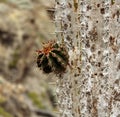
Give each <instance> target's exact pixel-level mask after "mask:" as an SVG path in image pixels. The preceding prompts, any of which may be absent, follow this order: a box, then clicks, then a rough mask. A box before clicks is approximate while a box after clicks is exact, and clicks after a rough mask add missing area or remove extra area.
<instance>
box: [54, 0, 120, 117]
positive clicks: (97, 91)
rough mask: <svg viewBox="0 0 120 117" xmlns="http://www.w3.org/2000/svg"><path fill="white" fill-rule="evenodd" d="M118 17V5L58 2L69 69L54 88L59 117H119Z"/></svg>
mask: <svg viewBox="0 0 120 117" xmlns="http://www.w3.org/2000/svg"><path fill="white" fill-rule="evenodd" d="M119 15H120V1H119V0H56V12H55V24H56V25H55V26H56V31H55V32H56V37H57V40H58V42H59V43H65V45H66V47H67V48H68V52H69V56H70V59H69V64H70V66H71V68H69V67H68V70H67V72H66V73H65V74H64V75H63V76H62V77H60V78H59V79H58V82H57V85H58V89H57V94H58V99H59V101H58V102H59V108H60V117H119V116H120V111H119V110H120V30H119V28H120V16H119Z"/></svg>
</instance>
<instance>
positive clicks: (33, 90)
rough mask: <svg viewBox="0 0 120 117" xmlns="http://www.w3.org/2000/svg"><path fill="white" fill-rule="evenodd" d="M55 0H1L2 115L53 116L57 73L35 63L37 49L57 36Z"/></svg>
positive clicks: (4, 116)
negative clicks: (54, 18) (54, 21)
mask: <svg viewBox="0 0 120 117" xmlns="http://www.w3.org/2000/svg"><path fill="white" fill-rule="evenodd" d="M51 8H54V0H0V117H54V112H55V111H57V107H56V97H55V94H54V93H55V92H54V86H51V85H49V82H51V80H52V79H54V77H55V76H54V75H53V74H50V75H45V74H43V73H42V72H41V71H40V70H39V69H38V68H37V65H36V57H37V53H36V52H35V51H36V50H37V49H39V48H41V45H42V42H46V41H47V40H49V39H53V38H55V35H52V33H53V32H54V24H53V23H52V19H53V17H54V14H53V13H54V12H53V11H51Z"/></svg>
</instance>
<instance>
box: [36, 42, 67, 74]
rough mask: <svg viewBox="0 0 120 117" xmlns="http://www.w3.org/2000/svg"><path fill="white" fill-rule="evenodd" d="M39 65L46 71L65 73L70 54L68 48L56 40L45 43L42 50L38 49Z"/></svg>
mask: <svg viewBox="0 0 120 117" xmlns="http://www.w3.org/2000/svg"><path fill="white" fill-rule="evenodd" d="M37 52H38V57H37V65H38V67H39V68H40V69H41V70H42V71H43V72H44V73H51V72H54V73H57V74H60V73H64V72H65V70H66V68H67V65H68V60H69V56H68V53H67V51H66V48H65V47H64V46H62V45H58V44H57V43H56V42H55V41H51V42H48V43H47V44H44V45H43V49H42V50H38V51H37Z"/></svg>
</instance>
